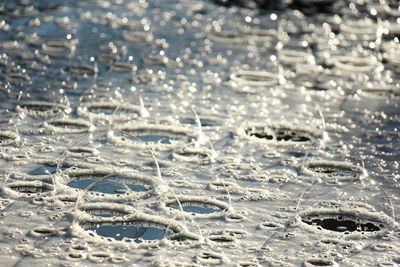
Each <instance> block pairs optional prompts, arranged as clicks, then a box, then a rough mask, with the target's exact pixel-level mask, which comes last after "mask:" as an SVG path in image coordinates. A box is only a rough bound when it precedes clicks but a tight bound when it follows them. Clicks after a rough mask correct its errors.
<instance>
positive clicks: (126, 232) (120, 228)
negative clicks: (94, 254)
mask: <svg viewBox="0 0 400 267" xmlns="http://www.w3.org/2000/svg"><path fill="white" fill-rule="evenodd" d="M86 230H92V231H95V232H96V233H97V234H98V235H99V236H103V237H112V238H114V239H115V240H122V239H124V238H130V239H134V240H135V242H136V243H141V242H142V240H160V239H162V238H164V236H165V234H166V230H165V229H161V228H157V227H145V226H132V225H104V226H99V227H96V226H93V227H90V228H86Z"/></svg>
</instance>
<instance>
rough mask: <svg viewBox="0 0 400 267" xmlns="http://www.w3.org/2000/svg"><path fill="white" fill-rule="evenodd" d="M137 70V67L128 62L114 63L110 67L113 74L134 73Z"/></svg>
mask: <svg viewBox="0 0 400 267" xmlns="http://www.w3.org/2000/svg"><path fill="white" fill-rule="evenodd" d="M136 70H137V66H136V65H134V64H131V63H127V62H114V63H112V64H111V65H110V71H112V72H134V71H136Z"/></svg>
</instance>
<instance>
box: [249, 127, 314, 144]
mask: <svg viewBox="0 0 400 267" xmlns="http://www.w3.org/2000/svg"><path fill="white" fill-rule="evenodd" d="M245 132H246V134H247V135H249V136H254V137H257V138H260V139H266V140H274V139H275V140H276V141H278V142H286V141H291V142H299V143H300V142H308V141H311V137H310V136H309V135H308V134H307V133H305V132H303V131H298V130H292V129H287V128H270V131H268V132H266V131H265V129H264V128H255V129H252V128H249V129H247V130H246V131H245Z"/></svg>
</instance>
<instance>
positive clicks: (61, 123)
mask: <svg viewBox="0 0 400 267" xmlns="http://www.w3.org/2000/svg"><path fill="white" fill-rule="evenodd" d="M43 126H44V127H45V128H46V129H48V130H50V131H52V132H54V133H86V132H91V131H93V129H94V127H93V125H91V124H90V123H89V122H87V121H85V120H81V119H54V120H50V121H47V122H44V124H43Z"/></svg>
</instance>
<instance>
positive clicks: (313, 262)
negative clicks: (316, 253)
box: [304, 259, 335, 266]
mask: <svg viewBox="0 0 400 267" xmlns="http://www.w3.org/2000/svg"><path fill="white" fill-rule="evenodd" d="M304 265H305V266H334V265H335V263H334V262H333V261H332V260H329V259H309V260H307V261H306V262H305V264H304Z"/></svg>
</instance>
